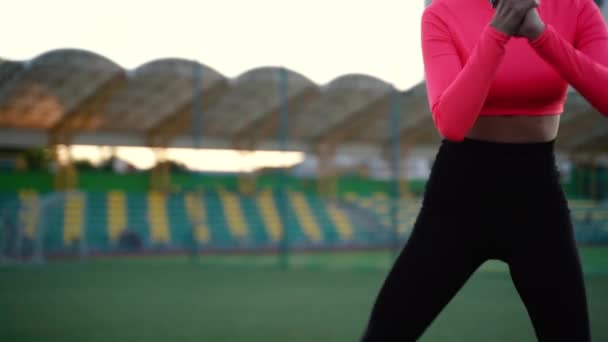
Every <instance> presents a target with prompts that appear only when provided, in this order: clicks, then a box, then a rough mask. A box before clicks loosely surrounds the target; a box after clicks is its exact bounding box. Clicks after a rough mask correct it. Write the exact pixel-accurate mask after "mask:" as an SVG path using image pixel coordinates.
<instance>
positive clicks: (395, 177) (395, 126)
mask: <svg viewBox="0 0 608 342" xmlns="http://www.w3.org/2000/svg"><path fill="white" fill-rule="evenodd" d="M389 116H390V119H389V122H390V123H391V124H390V125H389V126H390V129H391V142H392V144H391V145H392V148H391V159H392V163H391V164H392V183H393V184H392V187H391V201H390V202H391V206H390V210H391V212H390V215H391V228H392V229H391V233H392V237H391V247H392V248H391V249H392V253H393V254H396V253H398V250H399V202H400V199H401V198H400V197H401V196H400V195H401V191H400V189H399V188H400V186H399V185H400V184H399V177H400V174H401V160H400V159H401V158H400V151H399V150H400V148H399V147H400V146H399V145H400V144H399V140H400V139H399V127H400V124H401V123H400V119H401V115H400V112H399V93H398V92H397V90H393V92H392V93H391V99H390V113H389Z"/></svg>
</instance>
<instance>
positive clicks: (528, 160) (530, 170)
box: [433, 138, 559, 182]
mask: <svg viewBox="0 0 608 342" xmlns="http://www.w3.org/2000/svg"><path fill="white" fill-rule="evenodd" d="M433 168H434V169H435V170H434V171H435V173H436V174H441V175H442V176H443V177H448V178H452V177H457V178H461V179H468V180H470V181H475V180H479V181H483V180H487V179H501V178H502V179H505V180H506V179H511V180H517V181H525V182H535V181H539V182H544V181H550V182H554V181H555V180H556V179H557V177H558V174H559V171H558V170H557V164H556V157H555V140H552V141H547V142H534V143H502V142H492V141H483V140H476V139H469V138H466V139H465V140H464V141H461V142H454V141H448V140H443V142H442V144H441V146H440V148H439V151H438V153H437V156H436V159H435V163H434V165H433Z"/></svg>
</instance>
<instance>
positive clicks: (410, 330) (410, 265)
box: [362, 208, 484, 342]
mask: <svg viewBox="0 0 608 342" xmlns="http://www.w3.org/2000/svg"><path fill="white" fill-rule="evenodd" d="M462 216H463V215H462V213H460V214H458V213H452V214H450V213H446V212H443V210H442V212H433V211H432V210H428V208H427V209H425V208H423V209H422V211H421V212H420V214H419V216H418V218H417V221H416V224H415V225H414V229H413V231H412V234H411V236H410V238H409V240H408V242H407V244H406V246H405V247H404V249H403V250H402V252H401V254H400V255H399V257H398V258H397V260H396V262H395V264H394V265H393V268H392V270H391V271H390V273H389V274H388V277H387V278H386V280H385V282H384V284H383V286H382V289H381V290H380V293H379V295H378V297H377V299H376V303H375V305H374V307H373V310H372V314H371V318H370V321H369V324H368V327H367V330H366V331H365V334H364V336H363V338H362V341H365V342H367V341H383V342H387V341H415V340H416V339H418V338H419V337H420V336H421V335H422V333H423V332H424V331H425V329H426V328H427V327H428V326H429V325H430V323H431V322H432V321H433V319H434V318H435V317H436V316H437V315H438V314H439V312H440V311H441V310H442V309H443V308H444V306H445V305H446V304H447V303H448V302H449V301H450V299H452V297H453V296H454V295H455V294H456V292H457V291H458V290H459V289H460V288H461V287H462V286H463V284H464V283H465V282H466V281H467V279H468V278H469V277H470V276H471V274H473V272H474V271H475V270H476V269H477V268H478V267H479V266H480V265H481V264H482V262H483V261H484V260H483V258H482V257H481V255H482V253H479V252H477V248H478V247H479V244H476V243H475V241H476V240H478V239H479V234H478V232H476V229H475V228H474V227H472V226H465V225H464V224H459V223H458V222H462V221H463V218H462ZM471 225H472V223H471Z"/></svg>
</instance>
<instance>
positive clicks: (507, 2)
mask: <svg viewBox="0 0 608 342" xmlns="http://www.w3.org/2000/svg"><path fill="white" fill-rule="evenodd" d="M538 4H539V0H500V1H498V5H497V6H496V12H495V13H494V18H492V22H491V23H490V25H491V26H493V27H494V28H495V29H497V30H498V31H501V32H502V33H504V34H507V35H510V36H514V35H518V34H520V28H521V27H522V24H523V23H524V22H526V21H527V17H528V13H529V12H531V10H532V9H536V7H537V6H538ZM537 14H538V13H537ZM538 19H540V17H539V18H538ZM534 20H535V18H533V17H531V18H530V21H531V22H530V23H528V24H527V25H529V26H532V25H533V24H534V22H535V21H534ZM541 22H542V21H541ZM526 28H528V27H526ZM530 28H532V27H530ZM541 32H542V31H541ZM525 33H526V34H528V32H525ZM530 34H532V33H530Z"/></svg>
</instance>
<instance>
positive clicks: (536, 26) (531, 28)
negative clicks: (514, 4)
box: [516, 8, 545, 41]
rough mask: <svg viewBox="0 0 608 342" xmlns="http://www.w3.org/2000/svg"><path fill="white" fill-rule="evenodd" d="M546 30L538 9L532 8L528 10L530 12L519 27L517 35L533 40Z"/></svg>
mask: <svg viewBox="0 0 608 342" xmlns="http://www.w3.org/2000/svg"><path fill="white" fill-rule="evenodd" d="M544 30H545V23H544V22H543V20H542V19H541V18H540V15H539V14H538V10H537V9H536V8H532V9H531V10H529V11H528V14H526V18H525V19H524V22H523V23H522V24H521V26H520V27H519V31H517V34H516V36H518V37H526V38H528V40H530V41H532V40H535V39H536V38H538V37H540V35H541V34H542V33H543V31H544Z"/></svg>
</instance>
